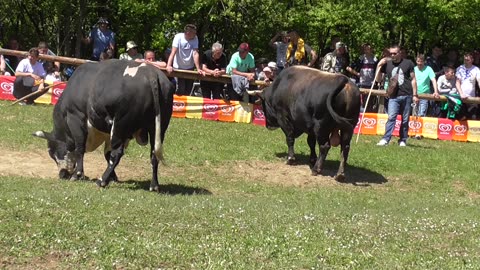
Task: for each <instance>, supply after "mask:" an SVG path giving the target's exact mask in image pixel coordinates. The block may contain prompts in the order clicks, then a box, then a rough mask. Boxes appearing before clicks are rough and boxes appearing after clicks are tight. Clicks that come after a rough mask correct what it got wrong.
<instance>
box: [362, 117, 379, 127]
mask: <svg viewBox="0 0 480 270" xmlns="http://www.w3.org/2000/svg"><path fill="white" fill-rule="evenodd" d="M376 123H377V120H376V119H374V118H364V119H363V124H364V125H365V128H373V127H374V126H375V124H376Z"/></svg>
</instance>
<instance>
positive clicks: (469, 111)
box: [455, 53, 480, 120]
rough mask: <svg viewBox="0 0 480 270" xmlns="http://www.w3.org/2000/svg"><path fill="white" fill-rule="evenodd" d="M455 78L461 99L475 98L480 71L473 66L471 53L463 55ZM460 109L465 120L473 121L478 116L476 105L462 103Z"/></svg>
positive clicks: (479, 82)
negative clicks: (461, 63)
mask: <svg viewBox="0 0 480 270" xmlns="http://www.w3.org/2000/svg"><path fill="white" fill-rule="evenodd" d="M455 76H456V77H457V82H456V86H457V91H458V93H459V94H460V96H461V97H462V99H466V98H469V97H475V96H476V95H475V84H478V85H479V86H480V69H479V68H478V67H476V66H474V65H473V55H472V54H471V53H465V55H464V56H463V65H461V66H459V67H458V68H457V71H456V73H455ZM462 109H463V114H464V118H465V119H475V118H476V117H477V116H478V115H477V105H476V104H465V103H464V105H463V108H462ZM465 119H462V120H465Z"/></svg>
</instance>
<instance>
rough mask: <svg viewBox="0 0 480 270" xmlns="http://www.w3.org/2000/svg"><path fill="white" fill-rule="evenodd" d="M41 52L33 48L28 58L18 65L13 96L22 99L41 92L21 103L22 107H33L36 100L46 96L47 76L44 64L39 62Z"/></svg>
mask: <svg viewBox="0 0 480 270" xmlns="http://www.w3.org/2000/svg"><path fill="white" fill-rule="evenodd" d="M39 55H40V52H39V51H38V49H37V48H31V49H30V50H29V51H28V56H27V58H25V59H23V60H22V61H20V63H18V66H17V70H16V71H15V76H16V77H17V78H16V79H15V82H14V83H13V96H14V97H15V98H17V99H21V98H23V97H24V96H26V95H28V94H30V93H32V92H35V91H37V90H41V91H40V92H39V93H38V94H36V95H34V96H32V97H29V98H28V99H25V100H22V101H21V102H19V104H20V105H31V104H33V103H34V100H35V99H36V98H38V97H40V96H41V95H43V94H44V91H43V89H44V85H43V83H44V79H45V76H46V75H47V74H46V72H45V70H44V69H43V65H42V63H40V62H38V56H39Z"/></svg>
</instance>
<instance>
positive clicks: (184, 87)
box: [167, 24, 205, 96]
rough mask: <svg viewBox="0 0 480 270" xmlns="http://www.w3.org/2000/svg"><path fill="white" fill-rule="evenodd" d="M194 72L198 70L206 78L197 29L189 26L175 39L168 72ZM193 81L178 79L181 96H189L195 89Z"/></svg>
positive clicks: (169, 58) (178, 90) (168, 63)
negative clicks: (199, 49) (199, 50)
mask: <svg viewBox="0 0 480 270" xmlns="http://www.w3.org/2000/svg"><path fill="white" fill-rule="evenodd" d="M174 68H175V69H181V70H193V69H194V68H196V69H197V72H198V73H199V74H200V75H203V76H205V72H203V70H202V67H201V66H200V55H199V53H198V37H197V27H196V26H195V25H193V24H187V25H186V26H185V28H184V32H183V33H178V34H176V35H175V37H174V38H173V42H172V51H171V52H170V56H169V57H168V61H167V72H168V73H171V72H172V71H173V69H174ZM193 82H194V81H193V80H189V79H182V78H177V92H176V94H177V95H179V96H186V95H189V94H190V92H191V91H192V88H193Z"/></svg>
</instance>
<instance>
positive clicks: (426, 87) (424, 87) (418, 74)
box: [414, 54, 440, 117]
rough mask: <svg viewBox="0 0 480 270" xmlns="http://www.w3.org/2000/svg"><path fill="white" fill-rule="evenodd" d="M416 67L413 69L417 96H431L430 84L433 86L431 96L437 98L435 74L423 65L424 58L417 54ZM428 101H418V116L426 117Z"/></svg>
mask: <svg viewBox="0 0 480 270" xmlns="http://www.w3.org/2000/svg"><path fill="white" fill-rule="evenodd" d="M416 63H417V66H416V67H415V68H414V71H415V78H416V79H417V94H431V93H432V90H431V89H430V83H431V85H433V95H434V97H436V98H438V97H440V95H439V94H438V88H437V80H436V79H435V72H434V71H433V69H432V68H431V67H429V66H426V65H425V56H424V55H423V54H418V55H417V58H416ZM427 110H428V100H426V99H420V101H419V103H418V116H420V117H424V116H426V115H427Z"/></svg>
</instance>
